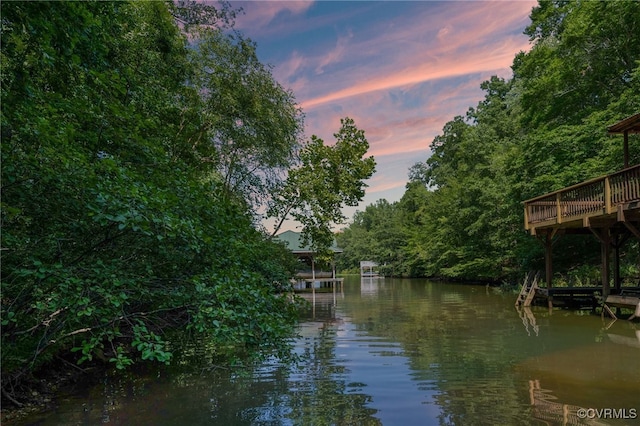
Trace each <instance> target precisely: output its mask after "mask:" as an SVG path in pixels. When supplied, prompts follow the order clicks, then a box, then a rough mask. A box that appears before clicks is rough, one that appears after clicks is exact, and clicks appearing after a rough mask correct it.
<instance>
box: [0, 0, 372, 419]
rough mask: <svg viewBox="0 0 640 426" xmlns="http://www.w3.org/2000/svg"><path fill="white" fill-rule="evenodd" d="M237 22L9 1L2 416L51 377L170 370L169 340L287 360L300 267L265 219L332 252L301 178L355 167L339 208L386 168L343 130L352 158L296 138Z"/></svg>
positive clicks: (292, 109) (355, 132) (352, 132)
mask: <svg viewBox="0 0 640 426" xmlns="http://www.w3.org/2000/svg"><path fill="white" fill-rule="evenodd" d="M235 13H236V11H234V10H232V9H231V8H230V7H229V6H228V5H224V4H223V6H222V7H220V8H217V9H216V8H214V7H212V6H210V5H207V4H202V3H195V2H184V1H179V2H175V3H171V2H4V3H2V54H1V61H2V77H1V78H2V80H1V83H2V115H1V119H2V289H1V290H2V296H1V308H2V313H1V315H2V342H1V351H2V353H1V356H2V399H3V407H6V403H12V404H14V405H20V404H21V399H20V397H21V395H25V394H26V395H27V396H29V397H30V396H31V392H23V391H27V390H28V389H29V388H28V386H29V385H30V384H31V383H32V382H31V380H33V379H34V378H36V375H37V374H38V372H39V371H42V370H43V368H44V367H47V368H48V367H49V366H52V365H54V366H55V365H57V366H60V365H79V366H80V368H83V367H84V366H86V365H87V363H89V362H92V361H93V362H95V361H96V360H100V361H104V362H107V363H108V364H109V365H113V366H114V367H116V368H126V367H128V366H130V365H131V364H132V363H134V362H139V361H158V362H165V363H166V362H170V360H171V358H172V353H173V348H172V343H171V340H170V337H169V336H170V335H171V334H172V333H173V334H175V333H176V332H179V333H181V339H182V340H184V338H185V337H188V336H193V337H197V338H199V339H201V340H202V341H206V342H207V347H209V348H213V350H214V352H215V353H216V354H217V355H219V356H227V355H229V354H230V353H233V354H236V355H237V354H238V353H244V354H246V353H251V354H260V355H262V356H266V355H268V354H271V353H274V352H275V353H282V352H283V350H284V349H283V345H284V344H285V343H286V341H287V339H288V338H289V337H290V336H291V332H292V329H293V326H294V324H295V320H296V317H297V305H296V303H295V302H294V303H292V302H293V301H294V300H295V299H292V298H290V297H287V296H286V292H287V291H288V289H289V287H290V284H289V278H290V277H291V276H292V272H293V271H294V268H295V259H293V258H292V256H291V254H290V253H289V251H288V250H287V249H286V248H285V247H284V246H283V245H282V244H279V243H277V242H276V241H275V240H274V239H272V238H270V234H269V233H268V232H266V230H263V229H261V227H260V225H259V223H260V220H261V219H262V216H261V215H260V212H264V211H267V210H269V211H270V212H273V215H274V216H275V217H276V218H277V219H282V217H283V216H286V215H288V214H290V213H291V212H296V215H297V216H296V217H297V218H298V219H300V220H303V221H306V222H303V223H304V224H305V225H308V226H306V227H305V229H304V232H305V235H306V236H307V238H308V239H309V240H311V242H312V243H313V244H314V245H315V247H316V248H318V249H322V247H323V246H322V245H323V244H324V242H323V241H324V239H326V238H324V237H323V235H324V231H323V230H325V229H329V226H330V223H329V220H325V219H323V218H320V215H322V214H324V213H325V210H326V209H325V207H326V206H324V205H321V206H318V202H317V200H314V199H309V198H308V197H307V194H308V193H309V191H298V192H295V193H294V192H293V191H291V187H292V186H291V184H290V183H288V182H289V179H290V176H294V177H295V176H296V173H298V174H303V173H306V172H307V171H308V169H310V168H313V167H317V166H318V164H324V163H322V162H323V161H325V162H326V161H329V162H331V161H333V162H335V161H342V162H348V164H349V165H350V166H348V167H346V168H345V170H344V172H343V174H342V175H341V176H340V178H339V179H336V180H335V181H334V182H333V183H334V185H335V188H334V189H335V197H336V198H334V199H332V200H331V202H332V204H331V205H330V206H329V207H330V208H333V209H338V210H339V208H340V206H341V204H342V203H344V202H349V203H354V202H357V201H358V200H359V199H360V198H361V197H362V194H363V193H362V188H363V187H364V183H363V180H364V179H366V178H368V177H369V176H370V175H371V173H372V172H373V168H374V165H375V162H374V160H373V158H371V157H369V158H361V157H363V156H364V154H365V153H366V151H367V149H368V143H367V141H366V139H365V138H364V133H363V132H362V131H361V130H359V129H357V127H356V126H355V123H354V122H353V120H350V119H348V118H345V119H344V120H343V121H342V128H341V129H340V131H339V132H338V133H337V135H338V137H339V142H340V143H339V146H340V147H342V148H341V149H337V148H335V149H334V148H327V147H325V146H324V144H323V141H322V140H320V139H319V138H316V137H312V138H311V141H305V140H304V139H303V115H302V111H301V110H300V108H299V107H298V106H297V104H296V103H295V99H294V97H293V94H292V93H291V92H290V91H289V90H286V89H285V88H283V87H282V86H280V84H279V83H277V82H276V81H275V80H274V78H273V77H272V75H271V71H270V68H269V67H267V66H265V65H263V64H262V63H260V61H259V60H258V59H257V56H256V52H255V44H254V43H253V42H252V41H251V40H249V39H247V38H245V37H244V36H243V35H242V34H241V33H238V32H237V31H235V30H234V29H233V19H234V16H235ZM309 153H312V154H315V156H313V155H312V156H311V157H312V158H309V159H308V160H305V158H307V157H308V156H309V155H310V154H309ZM305 155H307V157H305ZM336 155H338V157H335V156H336ZM327 156H329V157H330V158H329V159H327V158H326V157H327ZM334 157H335V158H334ZM301 158H302V159H301ZM331 164H333V163H331ZM308 184H309V185H311V184H314V185H318V183H317V182H308ZM330 188H332V187H327V189H330ZM282 200H284V201H286V203H283V202H282ZM278 203H280V204H278ZM284 204H286V205H287V207H286V208H285V207H281V208H279V207H278V206H282V205H284ZM299 206H306V208H305V209H304V212H301V211H298V210H296V209H297V208H298V207H299ZM329 207H327V208H329ZM323 209H325V210H323ZM330 219H333V220H340V217H339V216H335V215H334V216H332V217H331V218H330ZM312 228H313V229H312ZM318 230H319V231H318ZM323 238H324V239H323Z"/></svg>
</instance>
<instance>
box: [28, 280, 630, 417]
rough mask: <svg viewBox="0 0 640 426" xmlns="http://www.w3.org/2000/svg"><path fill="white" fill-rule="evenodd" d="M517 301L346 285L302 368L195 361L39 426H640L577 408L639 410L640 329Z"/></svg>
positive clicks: (328, 305)
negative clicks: (518, 306) (581, 413)
mask: <svg viewBox="0 0 640 426" xmlns="http://www.w3.org/2000/svg"><path fill="white" fill-rule="evenodd" d="M308 297H310V298H311V297H312V295H308ZM514 298H515V295H513V294H503V293H500V292H496V291H493V290H491V289H488V288H486V287H485V286H470V285H452V284H444V283H431V282H427V281H424V280H399V279H398V280H392V279H375V280H372V279H368V280H366V279H365V280H363V281H361V280H360V277H357V278H356V279H347V280H345V284H344V290H343V292H338V293H337V294H336V296H335V298H334V295H333V293H320V292H316V294H315V303H310V304H309V306H308V309H307V310H306V311H304V312H302V317H303V320H302V321H301V324H300V327H299V337H298V338H297V339H296V343H295V349H294V350H295V352H296V354H297V355H299V357H300V359H301V361H300V363H298V364H297V365H290V364H286V363H280V362H277V361H275V360H270V361H268V362H265V363H263V364H260V365H257V366H253V367H251V368H245V369H242V370H234V369H224V368H211V361H210V360H207V359H206V357H205V356H203V355H202V354H201V353H198V352H197V351H192V352H191V353H189V352H188V351H186V352H185V357H184V358H183V362H178V363H175V364H174V365H173V366H172V367H171V368H169V369H165V368H160V369H156V370H147V371H139V372H137V373H136V374H129V375H124V376H118V375H109V376H107V377H105V378H102V380H101V383H100V384H99V385H97V386H93V387H91V388H88V389H82V390H81V389H80V388H79V389H78V390H76V391H75V392H73V393H71V394H69V395H68V396H66V397H64V398H62V399H61V400H60V401H59V407H58V409H57V410H56V411H54V412H51V413H47V415H45V416H44V417H42V418H37V419H32V420H31V422H32V423H31V424H42V425H54V424H55V425H61V424H62V425H64V424H98V423H106V424H122V425H124V424H154V425H165V424H166V425H174V424H185V425H187V424H188V425H205V424H224V425H307V424H309V425H324V424H327V425H328V424H332V425H355V424H357V425H378V424H384V425H413V424H421V425H450V424H451V425H484V424H487V425H497V424H499V425H528V424H530V425H539V424H633V421H634V420H624V419H622V420H603V419H587V420H582V419H578V418H577V413H578V411H577V410H578V409H580V408H613V409H631V408H636V409H640V406H638V405H639V404H638V393H639V392H640V385H639V384H640V332H639V330H638V329H637V327H638V326H637V324H634V323H628V322H626V321H625V322H624V323H623V322H620V321H619V322H617V323H615V324H611V323H607V324H605V323H603V321H602V320H601V318H600V317H598V316H595V315H591V314H590V313H588V312H571V311H561V310H554V311H552V312H550V311H549V310H548V309H546V308H544V309H543V308H536V307H533V308H527V309H522V310H520V311H517V310H515V309H514V307H513V301H514ZM312 302H313V301H312ZM579 420H580V421H581V422H579Z"/></svg>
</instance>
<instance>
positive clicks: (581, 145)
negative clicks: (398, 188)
mask: <svg viewBox="0 0 640 426" xmlns="http://www.w3.org/2000/svg"><path fill="white" fill-rule="evenodd" d="M525 33H526V34H527V35H528V36H529V37H530V40H531V49H530V50H529V51H528V52H522V53H520V54H518V55H517V56H516V57H515V58H514V61H513V65H512V69H513V77H512V78H511V79H508V80H506V79H502V78H498V77H493V78H491V79H490V80H488V81H485V82H484V83H482V85H481V87H482V89H483V90H484V91H485V96H484V99H482V100H481V101H480V102H479V103H478V105H476V106H475V107H472V108H470V109H469V110H468V111H467V113H466V114H465V115H464V116H458V117H454V118H453V119H452V120H451V121H449V122H448V123H446V125H445V126H444V128H443V129H442V134H440V135H438V136H436V137H435V138H434V139H433V141H432V142H431V145H430V150H431V156H430V157H429V158H426V159H425V160H424V161H422V162H419V163H417V164H415V165H414V166H413V167H412V168H411V170H409V178H410V182H409V183H408V184H407V186H406V190H405V193H404V196H403V197H402V199H401V200H400V201H398V202H394V203H390V202H388V201H386V200H379V201H378V202H376V203H375V204H372V205H369V206H367V207H366V208H365V209H364V210H363V211H359V212H358V213H356V215H355V216H354V218H353V222H352V223H351V224H350V226H349V227H347V228H346V229H345V230H344V232H342V233H341V234H339V235H338V245H339V246H340V247H341V248H343V249H344V253H343V254H342V256H341V258H340V261H339V265H338V266H339V269H342V270H348V269H351V270H354V269H356V268H357V267H358V262H359V261H360V260H373V261H376V262H378V263H379V264H380V265H381V267H380V270H381V272H382V273H384V274H387V275H394V276H415V277H443V278H447V279H457V280H474V281H478V280H482V281H494V282H500V281H502V280H509V281H514V280H516V279H517V280H518V281H519V280H520V278H519V277H520V274H522V273H523V272H524V271H528V270H532V269H539V270H543V269H544V250H543V247H542V245H541V244H539V243H538V242H537V241H536V239H535V238H533V237H531V236H530V235H528V234H527V233H526V231H524V226H523V223H524V218H523V204H522V202H523V201H525V200H527V199H529V198H533V197H536V196H538V195H541V194H545V193H548V192H551V191H554V190H557V189H560V188H563V187H566V186H570V185H573V184H576V183H579V182H582V181H584V180H587V179H590V178H594V177H598V176H601V175H604V174H607V173H611V172H614V171H617V170H620V169H622V167H623V153H622V137H621V136H609V135H607V133H606V130H607V127H608V126H610V125H612V124H614V123H616V122H618V121H619V120H621V119H623V118H626V117H627V116H629V115H631V114H635V113H638V112H640V3H639V2H626V1H614V2H566V1H541V2H540V3H539V5H538V6H537V7H535V8H534V9H533V11H532V14H531V24H530V25H529V26H528V27H527V28H526V29H525ZM629 148H630V157H631V158H630V164H637V163H639V162H640V139H639V136H638V135H630V136H629ZM631 240H633V241H630V242H627V244H626V245H625V246H624V247H623V248H622V252H621V253H622V254H621V258H622V262H623V266H622V269H623V276H626V277H631V276H633V275H635V276H636V277H637V276H640V270H639V269H638V265H639V264H640V254H639V252H638V243H637V241H636V240H635V239H631ZM599 256H600V249H599V243H598V241H597V240H596V239H595V238H589V237H588V236H587V237H585V236H569V235H567V236H564V237H562V238H561V239H560V240H559V241H558V243H557V245H556V246H555V247H554V265H555V266H556V268H555V269H556V270H558V271H563V272H567V271H568V274H567V275H565V276H564V277H559V278H560V279H562V280H564V281H567V280H573V281H574V282H578V281H582V282H586V280H589V279H590V280H591V281H593V276H592V275H593V269H594V267H579V265H585V264H586V265H598V264H599ZM636 279H637V278H636Z"/></svg>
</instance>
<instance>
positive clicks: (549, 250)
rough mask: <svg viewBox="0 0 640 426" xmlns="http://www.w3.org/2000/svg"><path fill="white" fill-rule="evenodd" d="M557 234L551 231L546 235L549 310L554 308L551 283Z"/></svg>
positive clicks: (546, 279) (545, 261)
mask: <svg viewBox="0 0 640 426" xmlns="http://www.w3.org/2000/svg"><path fill="white" fill-rule="evenodd" d="M555 234H556V230H555V229H553V230H550V231H548V232H547V233H546V234H545V240H544V272H545V281H546V282H547V301H548V303H549V309H551V308H553V293H552V290H551V283H552V281H553V244H554V243H555V241H554V240H553V237H554V236H555Z"/></svg>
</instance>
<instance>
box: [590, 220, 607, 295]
mask: <svg viewBox="0 0 640 426" xmlns="http://www.w3.org/2000/svg"><path fill="white" fill-rule="evenodd" d="M589 229H590V230H591V232H592V233H593V235H595V236H596V238H597V239H598V240H599V241H600V277H601V280H602V297H607V296H608V295H609V292H610V286H609V276H610V275H609V271H610V265H611V260H610V257H611V246H612V244H611V232H610V231H611V228H610V226H606V227H604V228H591V227H590V228H589Z"/></svg>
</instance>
